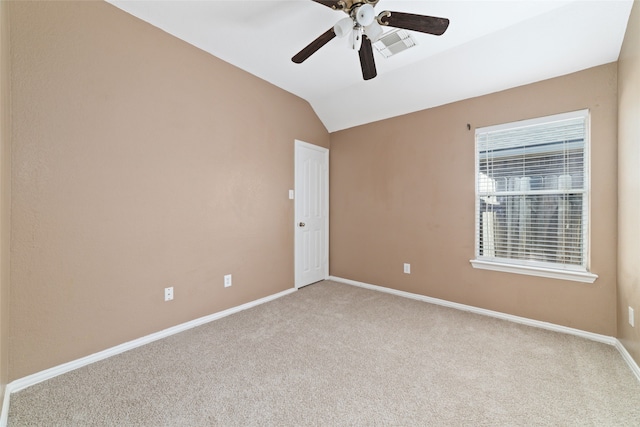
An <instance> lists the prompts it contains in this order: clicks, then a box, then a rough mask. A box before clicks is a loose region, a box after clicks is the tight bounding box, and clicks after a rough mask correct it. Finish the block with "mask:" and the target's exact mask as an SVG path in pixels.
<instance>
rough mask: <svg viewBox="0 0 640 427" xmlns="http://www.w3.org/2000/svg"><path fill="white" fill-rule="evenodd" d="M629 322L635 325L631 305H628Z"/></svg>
mask: <svg viewBox="0 0 640 427" xmlns="http://www.w3.org/2000/svg"><path fill="white" fill-rule="evenodd" d="M629 324H630V325H631V326H632V327H634V328H635V326H636V319H635V315H634V313H633V308H632V307H629Z"/></svg>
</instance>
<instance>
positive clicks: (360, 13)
mask: <svg viewBox="0 0 640 427" xmlns="http://www.w3.org/2000/svg"><path fill="white" fill-rule="evenodd" d="M312 1H314V2H316V3H319V4H321V5H323V6H327V7H330V8H331V9H334V10H341V11H343V12H345V13H346V14H347V15H349V17H347V18H343V19H341V20H339V21H338V22H337V23H336V24H335V25H334V26H333V27H331V28H330V29H329V30H327V31H326V32H324V33H323V34H321V35H320V36H319V37H318V38H316V39H315V40H314V41H312V42H311V43H309V45H307V46H306V47H305V48H304V49H302V50H301V51H300V52H298V53H297V54H296V55H294V57H293V58H291V60H292V61H293V62H295V63H296V64H301V63H302V62H304V61H305V60H307V59H308V58H309V57H310V56H311V55H313V54H314V53H315V52H317V51H318V50H319V49H320V48H321V47H322V46H324V45H325V44H327V43H329V42H330V41H331V40H332V39H333V38H334V37H336V36H338V37H345V36H346V35H347V34H349V32H351V40H350V41H351V43H350V45H351V47H352V48H353V49H354V50H357V51H358V52H359V57H360V66H361V68H362V77H363V78H364V79H365V80H370V79H372V78H374V77H375V76H376V75H377V71H376V65H375V61H374V58H373V49H372V47H371V43H372V42H373V43H375V42H376V41H378V39H379V38H380V37H381V36H382V33H383V32H384V30H383V29H382V27H383V26H390V27H394V28H400V29H405V30H412V31H419V32H422V33H426V34H432V35H434V36H440V35H442V34H444V32H445V31H446V30H447V27H448V26H449V20H448V19H446V18H436V17H433V16H425V15H416V14H412V13H403V12H390V11H387V10H385V11H383V12H381V13H380V14H379V15H378V16H376V14H375V11H374V6H375V5H376V4H378V1H379V0H362V1H358V0H356V1H354V0H312Z"/></svg>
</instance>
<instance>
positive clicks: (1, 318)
mask: <svg viewBox="0 0 640 427" xmlns="http://www.w3.org/2000/svg"><path fill="white" fill-rule="evenodd" d="M10 76H11V67H10V39H9V16H8V8H7V2H6V1H3V2H0V390H2V391H4V386H5V385H6V384H7V382H8V378H9V280H10V269H9V260H10V257H9V247H10V245H9V244H10V241H11V239H10V236H11V220H10V215H11V142H10V138H11V114H10V99H11V98H10V96H9V92H10V83H11V81H10ZM0 396H2V393H1V392H0Z"/></svg>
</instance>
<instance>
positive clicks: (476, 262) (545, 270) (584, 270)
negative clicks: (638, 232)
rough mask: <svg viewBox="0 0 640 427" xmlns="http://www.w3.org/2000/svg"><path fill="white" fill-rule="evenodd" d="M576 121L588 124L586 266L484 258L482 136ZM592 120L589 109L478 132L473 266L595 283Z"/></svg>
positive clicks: (586, 139)
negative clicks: (591, 153) (481, 190)
mask: <svg viewBox="0 0 640 427" xmlns="http://www.w3.org/2000/svg"><path fill="white" fill-rule="evenodd" d="M574 118H584V120H585V133H584V153H583V155H584V162H583V163H584V164H583V168H584V169H583V174H584V189H583V219H582V239H583V240H582V242H583V243H582V250H583V253H584V255H583V263H582V265H569V264H559V263H557V264H556V263H550V262H543V261H532V260H520V259H512V258H496V257H485V256H481V255H480V203H479V201H478V200H479V197H480V194H479V193H480V191H479V188H478V187H479V185H478V184H479V181H480V179H479V175H480V152H479V147H478V145H479V143H478V141H479V135H481V134H486V133H488V132H495V131H501V130H507V129H514V128H519V127H526V126H535V125H540V124H544V123H550V122H554V121H561V120H567V119H574ZM590 130H591V120H590V112H589V110H588V109H584V110H578V111H572V112H568V113H561V114H554V115H549V116H544V117H536V118H533V119H527V120H520V121H515V122H510V123H502V124H498V125H492V126H485V127H481V128H476V130H475V135H474V154H475V173H474V180H475V194H474V195H475V198H474V212H475V215H474V221H475V227H474V233H475V236H474V239H475V244H474V251H475V254H474V256H475V258H474V259H472V260H471V261H470V262H471V265H472V266H473V268H478V269H484V270H493V271H501V272H507V273H516V274H525V275H531V276H539V277H547V278H553V279H562V280H571V281H578V282H583V283H593V282H594V281H595V280H596V279H597V278H598V276H597V275H596V274H594V273H592V272H590V271H589V266H590V254H591V250H590V249H591V244H590V239H589V237H590V226H591V205H590V200H591V197H590V196H591V185H590V184H591V156H590V151H591V132H590Z"/></svg>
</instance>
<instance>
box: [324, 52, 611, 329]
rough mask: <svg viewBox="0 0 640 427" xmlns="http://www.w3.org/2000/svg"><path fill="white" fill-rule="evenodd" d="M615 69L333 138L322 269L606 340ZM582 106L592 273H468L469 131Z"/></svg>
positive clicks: (470, 222)
mask: <svg viewBox="0 0 640 427" xmlns="http://www.w3.org/2000/svg"><path fill="white" fill-rule="evenodd" d="M616 73H617V67H616V64H608V65H604V66H600V67H596V68H592V69H589V70H586V71H582V72H579V73H576V74H572V75H568V76H564V77H560V78H556V79H552V80H547V81H543V82H539V83H535V84H531V85H528V86H523V87H519V88H515V89H511V90H507V91H504V92H499V93H495V94H491V95H487V96H483V97H479V98H474V99H470V100H466V101H461V102H457V103H454V104H449V105H445V106H442V107H439V108H433V109H429V110H425V111H421V112H417V113H413V114H410V115H406V116H401V117H397V118H393V119H389V120H384V121H380V122H377V123H372V124H369V125H365V126H360V127H357V128H352V129H348V130H344V131H341V132H337V133H334V134H332V135H331V177H330V179H331V181H330V182H331V201H330V206H331V212H330V214H331V248H330V268H331V274H332V275H334V276H338V277H343V278H347V279H352V280H357V281H362V282H367V283H372V284H376V285H381V286H386V287H390V288H394V289H399V290H403V291H408V292H413V293H417V294H421V295H427V296H431V297H435V298H441V299H445V300H448V301H455V302H459V303H463V304H468V305H472V306H476V307H482V308H485V309H490V310H496V311H500V312H504V313H511V314H514V315H518V316H524V317H527V318H532V319H537V320H541V321H547V322H552V323H556V324H560V325H566V326H569V327H573V328H578V329H583V330H586V331H591V332H595V333H600V334H605V335H615V334H616V239H617V238H616V222H617V216H616V215H617V214H616V191H615V188H616V181H617V169H616V162H617V151H616V131H617V129H616V126H617V122H616V120H617V119H616V117H617V112H616V110H617V104H616ZM430 84H433V82H431V83H430ZM584 108H589V109H590V111H591V119H592V121H591V138H592V139H591V141H592V144H591V148H592V170H591V172H592V179H591V181H592V182H591V184H592V200H591V203H592V208H591V238H592V245H591V248H592V257H591V265H592V271H593V272H594V273H596V274H598V275H599V276H600V277H599V279H598V280H597V281H596V282H595V283H594V284H584V283H576V282H570V281H562V280H555V279H545V278H537V277H531V276H523V275H515V274H509V273H500V272H492V271H484V270H476V269H473V268H472V267H471V265H470V263H469V260H470V259H472V258H473V257H474V131H473V129H474V128H476V127H483V126H488V125H493V124H498V123H503V122H511V121H515V120H521V119H528V118H533V117H538V116H544V115H550V114H555V113H561V112H566V111H573V110H579V109H584ZM467 123H469V124H470V125H471V130H470V131H468V130H467ZM403 263H410V264H411V274H410V275H407V274H403V268H402V267H403Z"/></svg>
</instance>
